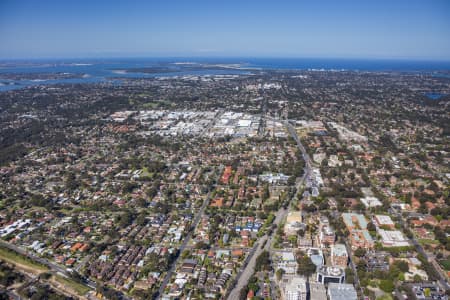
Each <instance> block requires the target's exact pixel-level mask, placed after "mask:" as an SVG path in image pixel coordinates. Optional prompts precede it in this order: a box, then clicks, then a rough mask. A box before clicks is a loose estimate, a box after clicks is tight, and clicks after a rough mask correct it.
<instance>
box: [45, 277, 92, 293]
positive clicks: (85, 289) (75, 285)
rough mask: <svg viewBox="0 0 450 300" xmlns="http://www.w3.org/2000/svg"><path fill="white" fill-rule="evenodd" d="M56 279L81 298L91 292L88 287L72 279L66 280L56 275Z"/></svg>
mask: <svg viewBox="0 0 450 300" xmlns="http://www.w3.org/2000/svg"><path fill="white" fill-rule="evenodd" d="M54 278H55V280H56V281H58V282H59V283H61V284H63V285H65V286H68V287H71V288H72V289H73V290H74V291H75V292H77V293H78V295H80V296H83V295H85V294H86V293H87V292H89V291H90V290H91V289H90V288H89V287H87V286H85V285H83V284H81V283H78V282H76V281H74V280H72V279H70V278H64V277H61V276H59V275H55V276H54Z"/></svg>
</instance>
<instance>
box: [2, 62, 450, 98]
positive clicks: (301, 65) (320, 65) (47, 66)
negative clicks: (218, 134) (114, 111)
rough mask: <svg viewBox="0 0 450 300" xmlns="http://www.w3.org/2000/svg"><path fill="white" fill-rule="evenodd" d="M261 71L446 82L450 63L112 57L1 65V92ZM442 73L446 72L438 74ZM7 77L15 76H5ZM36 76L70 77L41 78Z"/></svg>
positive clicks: (4, 63)
mask: <svg viewBox="0 0 450 300" xmlns="http://www.w3.org/2000/svg"><path fill="white" fill-rule="evenodd" d="M161 66H164V67H163V68H161ZM144 68H155V70H157V71H155V72H144V71H140V70H142V69H144ZM133 69H135V70H133ZM130 70H131V71H130ZM158 70H160V71H158ZM260 70H336V71H341V70H350V71H361V72H362V71H378V72H381V71H396V72H427V73H430V72H431V73H433V76H440V75H443V76H442V77H446V76H448V74H449V73H448V71H450V62H439V61H409V60H363V59H325V58H317V59H313V58H124V59H120V58H114V59H113V58H111V59H64V60H29V61H25V60H20V61H3V62H0V91H8V90H13V89H19V88H24V87H27V86H34V85H52V84H61V83H68V84H76V83H101V82H109V83H116V84H120V79H121V78H152V77H163V76H164V77H171V76H185V75H227V74H248V73H251V72H252V71H253V72H257V71H260ZM443 71H447V72H444V73H440V72H443ZM11 74H13V75H14V74H15V75H14V76H10V75H11ZM37 74H56V75H58V74H63V75H71V76H69V78H67V76H61V77H62V78H58V76H56V77H55V78H44V79H41V78H39V77H38V76H37ZM33 75H35V76H36V78H34V77H33Z"/></svg>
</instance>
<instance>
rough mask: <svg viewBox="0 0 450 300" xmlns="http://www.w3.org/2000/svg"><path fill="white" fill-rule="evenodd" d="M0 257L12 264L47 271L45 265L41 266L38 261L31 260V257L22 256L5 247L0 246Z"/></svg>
mask: <svg viewBox="0 0 450 300" xmlns="http://www.w3.org/2000/svg"><path fill="white" fill-rule="evenodd" d="M0 259H2V260H4V261H6V262H8V263H10V264H14V265H18V266H26V267H29V268H31V269H34V270H36V271H47V270H48V268H47V267H46V266H43V265H41V264H39V263H36V262H34V261H32V260H31V259H28V258H27V257H24V256H22V255H20V254H18V253H16V252H13V251H11V250H9V249H5V248H3V247H1V246H0Z"/></svg>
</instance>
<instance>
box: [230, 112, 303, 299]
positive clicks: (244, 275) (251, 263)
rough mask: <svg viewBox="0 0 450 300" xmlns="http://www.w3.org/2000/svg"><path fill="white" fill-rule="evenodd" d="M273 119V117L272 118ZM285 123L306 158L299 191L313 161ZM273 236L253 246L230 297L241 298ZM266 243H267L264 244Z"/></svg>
mask: <svg viewBox="0 0 450 300" xmlns="http://www.w3.org/2000/svg"><path fill="white" fill-rule="evenodd" d="M268 118H270V117H268ZM270 119H272V118H270ZM273 120H274V121H280V120H277V119H273ZM284 125H285V126H286V129H287V130H288V132H289V134H290V135H291V136H292V138H293V139H294V140H295V142H296V143H297V147H298V148H299V149H300V151H301V152H302V156H303V159H304V160H305V172H304V174H303V176H302V177H301V178H300V180H299V181H297V191H299V190H300V188H299V187H301V186H302V185H303V184H304V183H305V179H306V178H308V177H309V176H310V174H311V167H312V163H311V160H310V158H309V155H308V153H307V152H306V150H305V147H303V145H302V143H301V142H300V139H299V138H298V136H297V133H296V132H295V129H294V128H293V126H292V125H291V124H290V123H289V122H287V121H285V122H284ZM294 197H295V196H294ZM288 212H289V210H288V209H285V208H284V207H281V208H280V209H279V210H278V211H277V213H276V215H275V220H274V224H276V225H277V226H278V225H279V224H280V223H281V221H282V220H283V219H284V218H285V217H286V215H287V213H288ZM272 238H273V231H271V232H270V234H269V235H267V234H266V235H264V236H263V237H262V238H261V239H260V240H259V241H258V242H257V243H255V245H254V246H253V248H252V250H251V251H250V253H249V256H248V257H247V261H248V263H247V264H246V265H244V268H243V269H242V270H241V271H240V272H239V273H238V274H237V276H236V279H235V283H236V284H235V285H234V287H233V289H232V290H231V292H230V293H229V294H228V297H227V298H228V299H230V300H231V299H232V300H234V299H239V294H240V292H241V290H242V289H243V288H244V287H245V286H246V285H247V284H248V281H249V280H250V277H251V276H252V275H253V273H254V272H255V265H256V258H257V257H258V256H259V255H260V254H261V253H262V252H263V251H270V246H271V245H272ZM264 243H265V244H264ZM261 245H264V247H261Z"/></svg>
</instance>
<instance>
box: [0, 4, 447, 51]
mask: <svg viewBox="0 0 450 300" xmlns="http://www.w3.org/2000/svg"><path fill="white" fill-rule="evenodd" d="M124 56H130V57H133V56H140V57H142V56H148V57H151V56H158V57H159V56H199V57H202V56H205V57H206V56H208V57H215V56H217V57H226V56H230V57H233V56H236V57H329V58H338V57H345V58H407V59H427V60H428V59H433V60H450V1H448V0H442V1H438V0H376V1H365V0H353V1H350V0H330V1H325V0H323V1H321V0H310V1H301V0H296V1H283V0H281V1H279V0H278V1H275V0H273V1H264V0H239V1H235V0H226V1H214V0H208V1H203V0H199V1H196V0H180V1H177V0H164V1H163V0H160V1H133V0H123V1H113V0H109V1H95V0H89V1H88V0H76V1H65V0H59V1H46V0H40V1H37V0H0V58H3V59H5V58H6V59H8V58H41V57H43V58H48V57H57V58H59V57H124Z"/></svg>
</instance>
